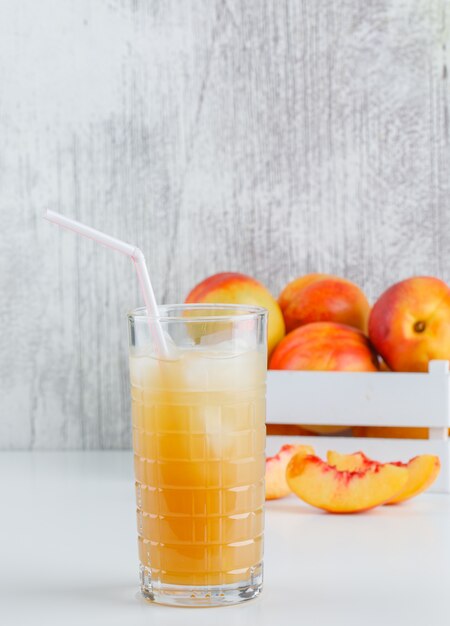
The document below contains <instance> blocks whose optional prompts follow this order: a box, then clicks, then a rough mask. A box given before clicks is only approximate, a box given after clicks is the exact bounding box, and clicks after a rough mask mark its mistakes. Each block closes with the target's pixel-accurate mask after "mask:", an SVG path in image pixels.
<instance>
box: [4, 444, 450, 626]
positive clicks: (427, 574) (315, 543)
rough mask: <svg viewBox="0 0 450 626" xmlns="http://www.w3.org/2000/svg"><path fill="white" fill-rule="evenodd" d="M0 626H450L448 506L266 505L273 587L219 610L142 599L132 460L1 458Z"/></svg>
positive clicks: (434, 499)
mask: <svg viewBox="0 0 450 626" xmlns="http://www.w3.org/2000/svg"><path fill="white" fill-rule="evenodd" d="M0 493H1V503H2V506H1V509H0V511H1V517H0V623H1V624H2V626H10V625H11V626H12V625H14V626H28V625H31V624H33V625H35V624H38V625H39V626H53V625H55V626H56V625H58V626H69V625H72V624H73V625H77V626H90V625H91V624H92V625H96V626H97V625H98V626H103V625H105V626H116V625H120V626H134V625H141V624H142V625H144V624H158V625H159V624H160V625H162V626H172V625H173V626H178V625H183V626H190V625H192V626H194V625H195V626H203V625H208V626H210V625H211V624H214V626H221V625H227V626H234V625H236V626H237V625H239V626H240V625H245V626H252V625H253V624H254V625H256V624H257V625H258V626H266V625H269V624H270V626H274V624H283V625H284V624H295V625H299V626H300V625H302V624H307V625H308V626H321V625H322V624H323V625H324V626H325V625H326V626H339V625H340V624H342V625H345V626H353V625H355V626H356V625H358V626H361V624H364V626H372V625H373V626H375V625H376V626H390V625H391V624H392V625H394V624H395V626H401V625H403V624H405V626H406V625H408V626H416V625H419V624H420V626H424V625H425V626H441V625H442V626H444V625H445V626H448V625H449V624H450V607H449V599H450V498H449V497H448V496H443V495H423V496H420V497H419V498H417V499H416V500H414V501H411V502H410V503H407V504H405V505H403V506H397V507H383V508H378V509H376V510H374V511H372V512H370V513H365V514H362V515H354V516H351V515H349V516H333V515H327V514H323V513H321V512H319V511H316V510H314V509H312V508H309V507H308V506H307V505H304V504H302V503H301V502H300V501H299V500H297V499H296V498H295V497H294V496H291V497H289V498H287V499H285V500H280V501H278V502H272V503H269V505H268V507H267V516H266V553H265V564H266V567H265V588H264V591H263V594H262V596H261V597H260V598H258V599H257V600H253V601H251V602H248V603H244V604H243V605H240V606H233V607H227V608H219V609H197V610H192V609H179V608H168V607H158V606H155V605H152V604H149V603H146V602H145V601H143V600H142V599H141V598H140V597H139V595H138V593H137V588H138V576H137V569H138V568H137V549H136V529H135V503H134V491H133V476H132V456H131V453H130V452H65V453H62V452H45V453H44V452H40V453H39V452H34V453H26V452H23V453H22V452H2V453H0Z"/></svg>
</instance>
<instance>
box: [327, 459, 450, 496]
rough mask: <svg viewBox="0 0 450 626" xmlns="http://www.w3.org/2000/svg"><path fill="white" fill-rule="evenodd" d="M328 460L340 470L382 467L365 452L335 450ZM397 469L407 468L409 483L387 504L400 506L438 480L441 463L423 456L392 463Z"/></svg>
mask: <svg viewBox="0 0 450 626" xmlns="http://www.w3.org/2000/svg"><path fill="white" fill-rule="evenodd" d="M327 460H328V463H329V464H330V465H334V466H335V467H336V469H338V470H341V471H342V470H350V471H361V470H365V469H370V468H371V467H372V468H373V467H374V466H376V465H382V464H381V463H380V462H379V461H374V460H373V459H369V457H367V456H366V455H365V454H364V452H354V453H353V454H339V452H335V451H334V450H329V451H328V452H327ZM391 465H396V466H397V467H405V468H406V469H407V470H408V481H407V483H406V485H405V487H404V489H403V491H402V492H401V493H399V494H398V495H397V496H396V497H395V498H393V499H392V500H389V502H386V504H398V503H399V502H403V501H404V500H409V499H410V498H413V497H414V496H417V495H418V494H419V493H422V491H425V489H428V487H429V486H430V485H432V484H433V483H434V481H435V480H436V478H437V476H438V474H439V470H440V468H441V463H440V461H439V457H437V456H434V455H432V454H421V455H420V456H415V457H414V458H412V459H411V460H410V461H409V462H408V463H401V462H400V461H397V462H395V463H391Z"/></svg>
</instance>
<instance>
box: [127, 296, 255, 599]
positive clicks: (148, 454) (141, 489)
mask: <svg viewBox="0 0 450 626" xmlns="http://www.w3.org/2000/svg"><path fill="white" fill-rule="evenodd" d="M158 319H159V323H160V325H161V327H162V329H163V331H164V333H165V335H166V338H167V341H168V342H169V343H170V344H171V345H172V346H175V350H174V355H173V357H171V358H170V359H168V358H161V356H158V354H157V352H156V345H155V343H154V341H153V337H152V332H151V319H149V318H148V317H147V313H146V310H145V309H137V310H135V311H133V312H132V313H130V315H129V337H130V375H131V396H132V420H133V448H134V459H135V477H136V499H137V525H138V545H139V559H140V571H141V590H142V593H143V595H144V596H145V597H146V598H148V599H150V600H153V601H154V602H158V603H163V604H171V605H178V606H218V605H226V604H236V603H238V602H242V601H244V600H249V599H251V598H254V597H256V596H257V595H258V594H259V593H260V591H261V587H262V577H263V528H264V471H265V456H264V448H265V391H266V369H267V342H266V332H267V328H266V323H267V312H266V310H265V309H262V308H259V307H253V306H244V305H242V306H241V305H225V304H190V305H173V306H165V307H160V314H159V318H158ZM149 322H150V324H149Z"/></svg>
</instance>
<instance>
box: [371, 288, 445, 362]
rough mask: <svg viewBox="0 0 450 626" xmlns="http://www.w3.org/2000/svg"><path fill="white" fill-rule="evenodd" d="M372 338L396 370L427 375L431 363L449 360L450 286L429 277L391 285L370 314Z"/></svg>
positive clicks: (376, 346)
mask: <svg viewBox="0 0 450 626" xmlns="http://www.w3.org/2000/svg"><path fill="white" fill-rule="evenodd" d="M369 336H370V340H371V341H372V343H373V345H374V346H375V348H376V350H378V352H379V353H380V354H381V356H382V357H383V359H384V360H385V361H386V363H387V365H388V366H389V367H390V368H391V369H393V370H395V371H399V372H400V371H401V372H426V371H428V362H429V361H430V360H432V359H445V360H450V289H449V287H448V286H447V285H446V284H445V283H444V282H443V281H442V280H439V279H438V278H432V277H429V276H418V277H415V278H408V279H407V280H402V281H401V282H399V283H397V284H395V285H392V287H389V289H387V291H385V292H384V293H383V294H382V295H381V296H380V297H379V298H378V300H377V301H376V303H375V305H374V307H373V309H372V311H371V314H370V318H369Z"/></svg>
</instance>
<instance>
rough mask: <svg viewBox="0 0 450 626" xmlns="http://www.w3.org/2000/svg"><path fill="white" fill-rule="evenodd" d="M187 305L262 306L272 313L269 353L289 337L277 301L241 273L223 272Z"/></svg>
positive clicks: (189, 298) (196, 290)
mask: <svg viewBox="0 0 450 626" xmlns="http://www.w3.org/2000/svg"><path fill="white" fill-rule="evenodd" d="M186 302H188V303H189V302H190V303H194V302H200V303H202V302H212V303H218V304H220V303H223V304H250V305H256V306H262V307H264V308H266V309H267V310H268V312H269V317H268V346H267V347H268V353H269V355H270V353H271V352H272V350H273V349H274V348H275V346H276V345H277V343H278V342H279V341H280V340H281V339H282V338H283V337H284V335H285V325H284V320H283V315H282V313H281V309H280V307H279V305H278V303H277V301H276V300H275V299H274V298H273V297H272V295H271V294H270V292H269V291H268V290H267V289H266V288H265V287H264V285H262V284H261V283H260V282H258V281H257V280H255V279H254V278H251V277H250V276H246V275H245V274H239V273H238V272H221V273H219V274H214V276H210V277H209V278H205V280H203V281H202V282H201V283H199V284H198V285H197V286H196V287H194V289H192V291H191V292H190V293H189V295H188V296H187V298H186Z"/></svg>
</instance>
